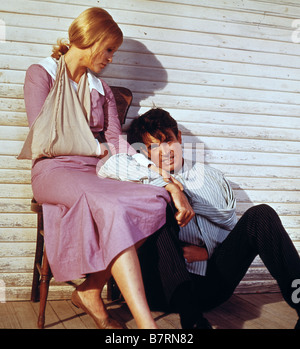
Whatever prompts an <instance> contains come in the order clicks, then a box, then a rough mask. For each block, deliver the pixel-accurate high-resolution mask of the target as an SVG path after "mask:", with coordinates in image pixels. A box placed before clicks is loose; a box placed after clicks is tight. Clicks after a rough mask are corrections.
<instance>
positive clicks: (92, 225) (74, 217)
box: [32, 156, 170, 281]
mask: <svg viewBox="0 0 300 349" xmlns="http://www.w3.org/2000/svg"><path fill="white" fill-rule="evenodd" d="M97 162H98V159H97V158H93V157H80V156H68V157H67V156H61V157H56V158H53V159H43V160H39V161H37V162H36V163H35V165H34V166H33V169H32V188H33V193H34V197H35V199H36V200H37V201H38V202H39V203H42V204H43V212H44V236H45V247H46V250H47V256H48V259H49V263H50V266H51V270H52V273H53V276H54V278H55V279H56V280H57V281H69V280H74V279H78V278H81V277H84V276H85V275H86V274H89V273H95V272H98V271H101V270H105V269H106V268H107V267H108V266H109V264H110V263H111V261H112V260H113V259H114V258H115V257H116V256H117V255H118V254H120V253H121V252H122V251H124V250H125V249H127V248H128V247H130V246H133V245H134V244H136V243H137V242H138V241H140V240H142V239H144V238H146V237H148V236H149V235H151V234H153V233H154V232H156V231H157V230H158V229H159V228H160V227H162V226H163V225H164V224H165V220H166V205H167V203H168V202H169V201H170V198H169V195H168V193H167V191H166V190H165V189H164V188H159V187H154V186H150V185H144V184H137V183H130V182H120V181H117V180H113V179H106V178H99V177H98V176H97V175H96V165H97Z"/></svg>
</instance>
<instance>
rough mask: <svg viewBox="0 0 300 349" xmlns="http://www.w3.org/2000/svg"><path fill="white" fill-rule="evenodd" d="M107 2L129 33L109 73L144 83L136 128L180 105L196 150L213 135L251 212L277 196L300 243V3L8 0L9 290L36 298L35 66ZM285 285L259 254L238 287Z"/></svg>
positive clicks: (4, 105) (10, 295) (2, 229)
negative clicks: (31, 142)
mask: <svg viewBox="0 0 300 349" xmlns="http://www.w3.org/2000/svg"><path fill="white" fill-rule="evenodd" d="M97 5H100V6H102V7H104V8H105V9H107V10H108V11H109V12H110V13H111V14H112V16H113V17H114V18H115V20H116V21H117V22H118V23H119V24H120V27H121V28H122V30H123V32H124V36H125V40H124V43H123V45H122V46H121V48H120V50H119V51H118V52H117V53H116V55H115V58H114V63H113V64H112V65H111V66H110V67H108V68H107V69H106V70H105V71H104V72H103V74H102V76H103V77H104V78H105V80H106V81H107V82H108V83H109V84H111V85H113V84H114V85H121V86H126V87H129V88H130V89H131V90H132V92H133V96H134V99H133V105H132V107H131V108H130V110H129V115H128V119H127V122H126V124H125V126H124V130H125V131H126V128H127V127H128V125H129V123H130V122H131V120H132V119H133V118H135V117H136V116H137V115H138V114H141V113H143V112H144V111H146V110H148V109H149V108H151V107H153V106H157V107H162V108H165V109H167V110H168V111H170V112H171V114H172V115H173V117H174V118H176V120H177V121H178V123H179V124H180V128H181V130H182V132H183V141H184V142H185V143H188V144H189V145H187V146H186V149H188V147H189V146H190V147H191V144H193V143H200V144H202V146H203V147H204V160H205V162H206V163H208V164H210V165H212V166H214V167H217V168H219V169H220V170H222V171H223V172H224V173H225V174H226V175H227V177H228V178H229V180H230V181H231V183H232V186H233V188H234V190H235V193H236V196H237V199H238V202H239V203H238V214H239V216H241V215H242V214H243V212H245V210H246V209H247V208H249V207H251V206H253V205H256V204H259V203H268V204H270V205H271V206H272V207H274V209H275V210H276V211H277V212H278V213H279V215H280V217H281V219H282V221H283V224H284V226H285V227H286V229H287V231H288V233H289V234H290V236H291V238H292V239H293V241H294V242H295V244H296V246H297V249H298V251H300V229H299V228H300V214H299V212H300V195H299V190H300V179H299V178H300V155H299V154H300V151H299V150H300V143H299V135H300V117H299V115H300V102H299V98H298V95H299V91H300V85H299V80H300V69H299V61H300V57H299V56H300V46H299V45H300V44H297V43H295V42H293V41H292V35H293V32H294V37H295V34H297V32H295V30H297V28H293V21H294V20H296V19H298V18H300V4H299V2H298V1H296V0H275V1H274V0H272V1H271V0H264V1H259V0H236V1H225V0H215V1H204V0H180V1H179V0H161V1H150V0H128V1H126V2H125V1H122V0H114V1H111V0H103V1H100V2H99V1H94V0H66V1H63V2H62V1H61V0H44V1H36V0H32V1H31V0H26V1H24V0H10V1H2V2H1V5H0V11H1V13H0V19H1V20H2V21H4V23H5V42H1V43H0V82H1V84H0V193H1V195H0V280H2V281H4V282H5V285H6V298H7V299H28V298H29V296H30V287H31V277H32V265H33V257H34V253H35V234H36V215H35V214H34V213H32V212H31V211H30V200H31V197H32V190H31V184H30V167H31V163H30V161H24V160H23V161H20V160H16V155H17V154H18V153H19V151H20V149H21V147H22V144H23V141H24V139H25V137H26V134H27V132H28V126H27V119H26V113H25V108H24V101H23V82H24V76H25V72H26V69H27V68H28V67H29V65H31V64H33V63H36V62H38V61H39V60H41V59H42V58H44V57H47V56H49V55H50V53H51V49H52V45H53V44H55V42H56V40H57V38H66V37H67V29H68V27H69V25H70V23H71V22H72V20H73V18H75V17H76V16H77V15H78V14H79V13H80V12H82V11H83V10H84V9H86V8H88V7H90V6H97ZM1 23H2V22H1ZM0 34H1V33H0ZM299 36H300V35H299ZM52 284H53V286H52V287H51V290H50V294H49V297H50V298H64V297H66V296H69V288H68V287H69V286H66V287H65V286H62V285H60V284H57V283H55V281H53V282H52ZM275 289H276V284H275V282H274V280H272V278H271V277H270V275H269V273H268V272H267V271H266V269H265V268H264V266H263V265H262V262H261V261H260V259H259V258H257V259H256V260H255V261H254V263H253V265H252V267H251V269H250V270H249V272H248V273H247V275H246V277H245V278H244V280H243V281H242V283H241V285H240V286H239V288H238V290H237V291H239V292H258V291H266V290H269V291H273V290H275Z"/></svg>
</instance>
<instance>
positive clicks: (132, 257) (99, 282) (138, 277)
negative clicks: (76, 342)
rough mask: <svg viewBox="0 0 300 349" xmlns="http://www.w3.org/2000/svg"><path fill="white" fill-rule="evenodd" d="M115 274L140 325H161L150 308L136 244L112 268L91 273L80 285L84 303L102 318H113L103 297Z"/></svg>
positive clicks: (117, 259) (116, 259) (118, 257)
mask: <svg viewBox="0 0 300 349" xmlns="http://www.w3.org/2000/svg"><path fill="white" fill-rule="evenodd" d="M111 274H112V275H113V277H114V278H115V280H116V282H117V284H118V286H119V288H120V291H121V293H122V295H123V297H124V299H125V301H126V303H127V305H128V307H129V309H130V311H131V313H132V316H133V317H134V319H135V321H136V323H137V326H138V327H139V328H147V329H152V328H158V327H157V325H156V323H155V321H154V319H153V317H152V315H151V312H150V309H149V306H148V303H147V299H146V296H145V290H144V285H143V279H142V274H141V270H140V264H139V260H138V256H137V252H136V247H135V246H132V247H129V248H128V249H126V250H125V251H123V252H122V253H121V254H120V255H119V256H117V257H116V258H115V260H114V261H113V262H112V264H111V268H108V269H107V270H104V271H100V272H98V273H93V274H90V275H88V277H87V278H86V280H85V281H84V282H83V283H82V284H81V285H79V286H78V287H77V291H78V294H79V296H80V298H81V300H82V302H83V304H84V305H85V306H86V307H87V308H88V309H90V310H91V311H92V312H93V314H94V315H95V316H96V317H97V318H98V319H107V318H108V317H109V315H108V313H107V311H106V309H105V305H104V303H103V301H102V299H101V292H102V289H103V286H104V285H105V284H106V282H107V280H108V279H109V277H110V276H111Z"/></svg>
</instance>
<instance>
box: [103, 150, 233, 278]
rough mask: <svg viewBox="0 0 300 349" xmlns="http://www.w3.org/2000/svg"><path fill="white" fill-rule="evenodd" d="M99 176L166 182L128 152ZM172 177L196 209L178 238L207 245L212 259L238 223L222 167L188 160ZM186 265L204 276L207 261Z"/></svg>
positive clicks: (115, 160)
mask: <svg viewBox="0 0 300 349" xmlns="http://www.w3.org/2000/svg"><path fill="white" fill-rule="evenodd" d="M98 175H99V176H102V177H109V178H115V179H118V180H127V181H134V182H140V183H144V184H152V185H157V186H165V185H166V182H165V181H164V180H163V179H162V177H161V176H159V175H158V174H157V173H155V172H153V171H151V170H149V169H148V168H147V167H145V166H141V165H140V164H138V163H137V162H136V161H135V160H134V158H133V157H132V156H129V155H127V154H117V155H114V156H112V157H110V158H109V159H108V160H107V161H106V163H105V164H104V165H103V166H102V167H101V168H100V169H99V170H98ZM173 176H174V178H176V179H177V180H178V181H180V182H181V183H182V184H183V186H184V192H185V194H186V196H187V197H188V199H189V202H190V205H191V206H192V208H193V210H194V212H195V217H194V218H193V219H192V220H191V221H190V222H189V223H188V224H187V225H186V226H185V227H181V228H180V232H179V238H180V240H181V241H183V242H185V243H188V244H192V245H197V246H206V249H207V252H208V256H209V258H210V257H211V256H212V254H213V252H214V249H215V248H216V247H217V246H218V245H219V244H220V243H221V242H222V241H224V239H225V238H226V237H227V235H228V234H229V232H230V231H231V230H232V229H233V228H234V226H235V224H236V222H237V218H236V213H235V208H236V200H235V197H234V194H233V191H232V189H231V187H230V185H229V183H228V181H227V180H226V178H225V177H224V176H223V174H222V173H221V172H220V171H219V170H216V169H214V168H212V167H210V166H208V165H203V164H200V163H192V162H191V161H189V160H185V161H184V166H183V168H182V169H181V170H180V171H179V172H178V173H176V174H174V175H173ZM186 266H187V269H188V271H189V272H191V273H194V274H198V275H205V274H206V269H207V261H196V262H192V263H186Z"/></svg>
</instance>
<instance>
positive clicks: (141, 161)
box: [132, 153, 155, 167]
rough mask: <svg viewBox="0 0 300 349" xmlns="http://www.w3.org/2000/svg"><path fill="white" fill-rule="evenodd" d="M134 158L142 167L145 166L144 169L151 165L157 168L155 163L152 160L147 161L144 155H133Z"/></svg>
mask: <svg viewBox="0 0 300 349" xmlns="http://www.w3.org/2000/svg"><path fill="white" fill-rule="evenodd" d="M132 157H133V158H134V160H135V161H136V162H137V163H138V164H140V165H141V166H144V167H149V166H150V165H154V166H155V164H154V162H152V161H151V160H149V159H147V158H146V157H145V156H144V155H143V154H140V153H136V154H134V155H132Z"/></svg>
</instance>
